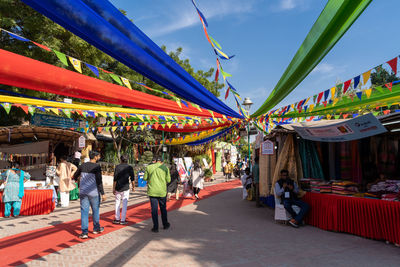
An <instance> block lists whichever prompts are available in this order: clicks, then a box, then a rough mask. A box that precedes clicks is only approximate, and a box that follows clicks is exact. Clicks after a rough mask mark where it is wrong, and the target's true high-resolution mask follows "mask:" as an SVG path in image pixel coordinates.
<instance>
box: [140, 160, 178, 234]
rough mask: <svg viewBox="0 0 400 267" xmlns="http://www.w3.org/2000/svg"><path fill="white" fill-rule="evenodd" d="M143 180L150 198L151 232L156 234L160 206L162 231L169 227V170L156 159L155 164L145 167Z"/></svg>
mask: <svg viewBox="0 0 400 267" xmlns="http://www.w3.org/2000/svg"><path fill="white" fill-rule="evenodd" d="M144 180H145V181H147V195H148V196H149V198H150V204H151V218H152V219H153V228H152V229H151V231H152V232H154V233H158V206H160V211H161V220H162V224H163V226H164V229H168V228H169V227H170V226H171V225H170V223H169V222H168V218H167V207H166V205H167V203H166V198H167V197H166V196H167V184H168V183H169V182H171V176H170V172H169V169H168V168H167V167H166V166H165V165H164V164H163V163H162V162H161V158H157V160H156V163H154V164H151V165H149V166H147V167H146V171H145V173H144Z"/></svg>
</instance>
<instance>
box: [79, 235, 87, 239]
mask: <svg viewBox="0 0 400 267" xmlns="http://www.w3.org/2000/svg"><path fill="white" fill-rule="evenodd" d="M79 238H80V239H88V238H89V237H88V235H87V234H80V235H79Z"/></svg>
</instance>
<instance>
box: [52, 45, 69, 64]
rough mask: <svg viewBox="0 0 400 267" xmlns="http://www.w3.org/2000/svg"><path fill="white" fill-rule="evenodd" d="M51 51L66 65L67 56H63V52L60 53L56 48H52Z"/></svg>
mask: <svg viewBox="0 0 400 267" xmlns="http://www.w3.org/2000/svg"><path fill="white" fill-rule="evenodd" d="M53 52H54V53H55V54H56V56H57V57H58V59H59V60H60V61H61V62H62V63H63V64H64V65H65V66H68V60H67V57H66V56H65V54H64V53H61V52H59V51H57V50H54V49H53Z"/></svg>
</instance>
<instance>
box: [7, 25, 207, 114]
mask: <svg viewBox="0 0 400 267" xmlns="http://www.w3.org/2000/svg"><path fill="white" fill-rule="evenodd" d="M0 31H2V32H4V33H6V34H8V36H9V37H11V38H13V39H16V40H19V41H23V42H30V43H32V44H34V45H36V46H38V47H40V48H42V49H43V50H45V51H48V52H53V53H54V54H55V55H56V56H57V58H58V60H60V62H61V63H63V65H65V66H69V64H71V65H72V66H73V68H74V69H75V70H76V71H77V72H79V73H81V74H82V65H84V66H86V67H87V68H88V69H89V70H90V71H91V72H92V73H93V74H95V75H96V77H98V78H101V77H100V73H101V72H102V73H105V74H106V75H108V76H110V77H111V78H112V80H113V81H114V82H116V83H117V84H119V85H121V86H125V87H127V88H129V89H131V90H133V88H132V85H131V84H137V85H139V86H141V87H143V88H145V89H147V90H149V91H152V92H156V93H159V94H164V95H167V96H169V97H171V98H172V99H173V100H175V102H176V103H177V105H178V106H179V107H180V108H182V104H184V105H185V106H186V107H189V104H190V105H192V106H193V107H195V108H197V109H198V110H199V111H200V112H201V111H202V110H201V107H200V106H199V105H197V104H195V103H192V102H189V101H187V100H183V99H181V98H179V97H177V96H175V95H173V94H172V93H169V92H165V91H160V90H157V89H154V88H150V87H149V86H147V85H145V84H144V83H140V82H136V81H132V80H130V79H127V78H125V77H122V76H119V75H117V74H115V73H113V72H110V71H107V70H105V69H102V68H100V67H96V66H94V65H92V64H89V63H87V62H84V61H82V60H80V59H76V58H74V57H72V56H69V55H66V54H64V53H62V52H60V51H57V50H55V49H52V48H49V47H47V46H46V45H43V44H40V43H37V42H34V41H32V40H29V39H27V38H25V37H22V36H20V35H18V34H15V33H12V32H10V31H7V30H5V29H2V28H0ZM68 62H69V63H68ZM100 71H101V72H100ZM209 112H210V113H211V114H213V112H212V111H210V110H209Z"/></svg>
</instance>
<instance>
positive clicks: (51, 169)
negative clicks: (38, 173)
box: [45, 153, 61, 207]
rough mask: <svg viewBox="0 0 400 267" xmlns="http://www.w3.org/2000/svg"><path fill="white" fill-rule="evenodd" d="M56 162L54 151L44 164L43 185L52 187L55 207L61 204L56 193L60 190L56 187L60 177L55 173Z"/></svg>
mask: <svg viewBox="0 0 400 267" xmlns="http://www.w3.org/2000/svg"><path fill="white" fill-rule="evenodd" d="M56 162H57V161H56V157H55V156H54V153H51V154H50V160H49V163H48V164H47V165H46V172H45V176H46V181H45V185H46V186H49V187H50V188H51V189H53V199H54V201H55V205H56V207H58V206H61V204H60V201H59V199H58V193H59V192H60V191H59V189H58V185H59V182H60V178H59V177H58V175H57V174H56V172H57V164H56Z"/></svg>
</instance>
